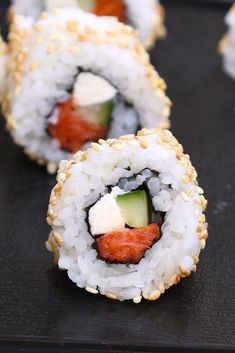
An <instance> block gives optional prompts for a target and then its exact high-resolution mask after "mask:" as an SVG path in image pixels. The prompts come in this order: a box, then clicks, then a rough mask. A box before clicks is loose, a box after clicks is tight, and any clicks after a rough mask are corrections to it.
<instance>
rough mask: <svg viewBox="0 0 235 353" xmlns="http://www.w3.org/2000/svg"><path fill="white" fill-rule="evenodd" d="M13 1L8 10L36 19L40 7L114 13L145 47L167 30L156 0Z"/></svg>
mask: <svg viewBox="0 0 235 353" xmlns="http://www.w3.org/2000/svg"><path fill="white" fill-rule="evenodd" d="M12 4H13V6H12V7H11V11H10V13H11V14H14V13H19V14H22V15H26V16H32V17H33V18H34V19H36V20H37V19H38V18H39V17H40V14H41V12H43V11H51V10H53V9H55V8H65V7H75V8H81V9H83V10H85V11H88V12H93V13H95V14H96V15H98V16H115V17H117V18H118V19H119V21H122V22H125V23H128V24H130V25H132V26H133V27H134V28H135V29H136V30H137V31H138V33H139V37H140V40H141V41H142V43H143V45H144V46H145V47H146V48H148V49H149V48H150V47H151V46H152V45H153V44H154V42H155V40H156V39H157V38H162V37H164V36H165V33H166V30H165V27H164V17H165V13H164V9H163V7H162V6H161V5H160V3H159V2H158V1H156V0H144V1H143V0H44V1H43V0H14V1H13V2H12Z"/></svg>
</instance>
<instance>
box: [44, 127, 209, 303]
mask: <svg viewBox="0 0 235 353" xmlns="http://www.w3.org/2000/svg"><path fill="white" fill-rule="evenodd" d="M57 180H58V184H57V185H56V186H55V187H54V189H53V191H52V193H51V198H50V204H49V209H48V218H47V221H48V223H49V225H50V226H51V227H52V231H51V233H50V235H49V239H48V241H47V243H46V246H47V249H48V250H49V251H52V252H54V253H55V262H56V263H57V262H58V266H59V268H60V269H66V270H67V271H68V276H69V278H70V279H71V280H72V281H73V282H74V283H76V285H77V286H78V287H81V288H86V290H87V291H88V292H90V293H94V294H97V293H98V292H100V293H101V294H103V295H106V296H107V297H108V298H111V299H118V300H126V299H132V300H133V301H134V302H135V303H139V302H140V301H141V299H142V297H144V298H145V299H148V300H156V299H158V298H159V297H160V295H161V294H163V293H164V291H165V290H166V289H168V288H169V287H171V286H172V285H174V284H177V283H178V282H179V281H180V279H181V278H183V277H186V276H188V275H190V273H191V272H192V271H195V270H196V265H197V263H198V261H199V254H200V251H201V249H204V247H205V245H206V239H207V237H208V232H207V226H208V225H207V223H206V219H205V215H204V211H205V209H206V207H207V201H206V199H205V197H204V196H203V190H202V189H201V188H200V187H199V186H198V182H197V173H196V171H195V169H194V167H193V166H192V164H191V162H190V158H189V155H187V154H184V153H183V147H182V145H180V144H179V143H178V141H177V140H176V139H175V138H174V137H173V135H172V133H171V132H170V131H168V130H163V129H160V128H159V129H151V130H149V129H142V130H141V131H139V132H138V133H137V135H136V136H135V135H126V136H122V137H120V138H119V139H109V140H107V141H104V140H101V141H100V143H99V144H97V143H95V144H92V145H91V147H90V148H89V149H88V150H87V151H84V152H81V151H80V152H78V153H77V154H76V155H75V156H74V158H73V159H72V160H70V161H68V162H66V161H63V162H61V166H60V170H59V172H58V176H57Z"/></svg>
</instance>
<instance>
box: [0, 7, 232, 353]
mask: <svg viewBox="0 0 235 353" xmlns="http://www.w3.org/2000/svg"><path fill="white" fill-rule="evenodd" d="M7 3H8V2H7V1H3V0H1V4H0V8H1V21H3V18H4V15H5V10H6V5H7ZM203 3H205V2H202V1H201V2H200V5H199V4H198V3H197V2H195V1H194V2H193V1H188V2H184V3H181V2H180V1H175V0H174V1H168V2H167V1H165V6H166V11H167V27H168V33H169V34H168V37H167V39H166V40H165V41H162V42H159V43H158V45H157V46H156V48H155V49H153V50H152V52H151V58H152V61H153V63H154V65H156V67H157V68H158V70H159V72H160V74H161V75H162V76H163V77H164V78H165V79H166V81H167V83H168V86H169V90H168V94H169V96H170V97H171V98H172V100H173V102H174V107H173V113H172V130H173V132H174V133H175V134H176V136H177V137H178V138H179V139H180V141H181V142H182V143H183V144H184V146H185V149H186V151H187V152H188V153H189V154H190V155H191V158H192V161H193V163H194V164H195V166H196V168H197V170H198V172H199V176H200V177H199V181H200V184H201V185H202V187H204V188H205V190H206V196H207V197H208V199H209V209H208V220H209V223H210V238H209V241H208V245H207V248H206V250H204V251H203V253H202V255H201V261H200V264H199V268H198V271H197V273H196V274H194V275H192V276H191V277H190V278H187V279H185V280H184V281H182V282H181V283H180V284H179V285H178V286H176V287H174V288H172V289H170V290H169V291H167V292H166V293H165V294H164V296H162V298H161V299H160V300H159V301H157V302H154V303H148V302H143V303H141V304H139V305H137V306H136V305H134V304H133V303H131V302H124V303H120V302H113V301H110V300H107V299H106V298H103V297H101V296H93V295H90V294H88V293H85V291H83V290H79V289H78V288H76V286H75V285H73V284H72V283H71V282H70V281H69V280H68V278H67V276H66V274H65V273H63V272H59V271H58V270H57V269H56V268H53V267H52V265H51V256H50V254H48V253H47V252H46V251H45V248H44V241H45V240H46V238H47V234H48V231H49V229H48V227H47V225H46V223H45V217H46V210H47V202H48V197H49V192H50V189H51V188H52V186H53V184H54V178H53V177H50V176H48V175H47V174H46V172H45V171H44V169H42V168H40V167H39V166H37V165H36V164H33V163H31V162H29V161H28V160H27V158H26V157H25V156H24V154H23V153H22V151H21V149H20V148H18V147H16V146H15V145H13V144H12V143H11V139H10V137H9V135H8V133H7V132H5V131H4V122H3V120H1V122H0V162H1V168H0V244H1V247H0V252H1V255H0V351H1V352H3V353H7V352H19V351H20V352H36V353H39V352H76V353H78V352H86V353H94V352H104V353H105V352H114V353H121V352H122V353H123V352H126V353H127V352H136V353H142V352H156V353H157V352H160V353H161V352H172V353H174V352H182V353H183V352H188V351H189V349H190V351H193V352H225V351H235V298H234V289H235V285H234V284H235V281H234V273H235V261H234V250H235V236H234V234H235V225H234V224H235V221H234V214H235V180H234V179H235V178H234V177H235V156H234V151H235V137H234V135H235V113H234V108H235V97H234V93H235V82H234V81H232V80H231V79H230V78H228V77H227V76H226V75H225V74H224V73H223V72H222V70H221V59H220V57H219V56H218V54H217V43H218V40H219V39H220V37H221V36H222V34H223V33H224V32H225V26H224V25H223V17H224V14H225V12H226V10H227V9H228V6H226V5H225V2H223V1H221V2H220V4H219V5H216V4H214V3H212V2H211V4H210V5H209V3H208V2H207V4H206V5H205V6H204V4H203ZM223 3H224V4H223ZM4 32H5V27H4Z"/></svg>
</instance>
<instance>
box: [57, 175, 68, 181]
mask: <svg viewBox="0 0 235 353" xmlns="http://www.w3.org/2000/svg"><path fill="white" fill-rule="evenodd" d="M58 180H59V181H62V182H64V181H65V180H66V174H65V173H60V174H59V175H58Z"/></svg>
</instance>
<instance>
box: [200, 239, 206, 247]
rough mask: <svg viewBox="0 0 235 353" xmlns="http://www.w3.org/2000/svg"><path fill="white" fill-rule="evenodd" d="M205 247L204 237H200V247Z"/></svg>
mask: <svg viewBox="0 0 235 353" xmlns="http://www.w3.org/2000/svg"><path fill="white" fill-rule="evenodd" d="M205 247H206V241H205V239H201V240H200V248H201V249H202V250H203V249H205Z"/></svg>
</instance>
